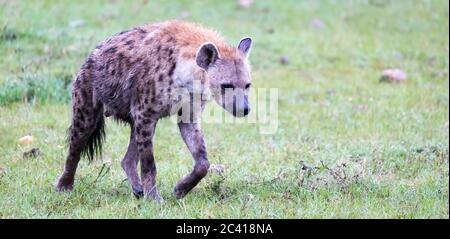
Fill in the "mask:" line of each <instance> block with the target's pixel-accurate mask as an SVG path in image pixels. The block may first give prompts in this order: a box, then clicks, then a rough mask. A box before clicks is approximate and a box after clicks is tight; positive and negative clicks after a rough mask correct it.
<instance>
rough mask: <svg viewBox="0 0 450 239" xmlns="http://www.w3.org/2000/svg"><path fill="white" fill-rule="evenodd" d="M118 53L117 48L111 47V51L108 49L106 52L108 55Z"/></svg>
mask: <svg viewBox="0 0 450 239" xmlns="http://www.w3.org/2000/svg"><path fill="white" fill-rule="evenodd" d="M116 52H117V48H116V47H111V48H109V49H107V50H106V51H105V53H108V54H114V53H116Z"/></svg>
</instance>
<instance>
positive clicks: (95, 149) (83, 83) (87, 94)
mask: <svg viewBox="0 0 450 239" xmlns="http://www.w3.org/2000/svg"><path fill="white" fill-rule="evenodd" d="M86 75H87V74H85V73H84V72H83V71H81V72H80V74H79V75H78V77H77V79H76V80H75V82H74V84H73V93H72V101H73V109H72V125H71V126H70V128H69V136H68V137H69V138H68V141H69V151H68V155H67V159H66V163H65V166H64V171H63V174H62V175H61V177H60V178H59V180H58V182H57V184H56V190H57V191H70V190H72V188H73V182H74V177H75V172H76V169H77V166H78V162H79V161H80V156H81V154H86V156H87V157H88V158H89V160H92V159H93V158H94V156H95V154H98V153H101V146H102V140H103V138H104V116H103V105H102V104H101V103H99V102H94V97H93V90H92V87H91V84H90V81H89V80H90V79H89V78H87V77H86Z"/></svg>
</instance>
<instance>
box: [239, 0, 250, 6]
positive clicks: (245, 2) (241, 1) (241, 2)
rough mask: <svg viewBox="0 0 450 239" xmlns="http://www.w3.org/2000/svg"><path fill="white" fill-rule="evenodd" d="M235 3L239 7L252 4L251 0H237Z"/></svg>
mask: <svg viewBox="0 0 450 239" xmlns="http://www.w3.org/2000/svg"><path fill="white" fill-rule="evenodd" d="M237 3H238V6H239V7H240V8H249V7H251V6H252V5H253V0H238V1H237Z"/></svg>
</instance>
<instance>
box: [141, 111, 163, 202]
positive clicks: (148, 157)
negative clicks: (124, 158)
mask: <svg viewBox="0 0 450 239" xmlns="http://www.w3.org/2000/svg"><path fill="white" fill-rule="evenodd" d="M135 122H136V124H135V134H136V144H137V149H138V159H139V161H140V162H141V181H142V187H143V190H144V198H146V199H147V198H152V199H155V200H156V201H157V202H160V203H161V202H163V199H162V197H161V195H160V194H159V192H158V189H157V188H156V166H155V158H154V157H153V135H154V134H155V128H156V122H157V121H156V120H153V119H150V118H139V119H138V120H136V121H135Z"/></svg>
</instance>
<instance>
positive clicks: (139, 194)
mask: <svg viewBox="0 0 450 239" xmlns="http://www.w3.org/2000/svg"><path fill="white" fill-rule="evenodd" d="M131 188H132V189H133V195H134V196H135V197H136V198H138V199H139V198H142V197H143V196H144V190H143V189H142V186H140V185H139V186H136V187H131Z"/></svg>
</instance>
